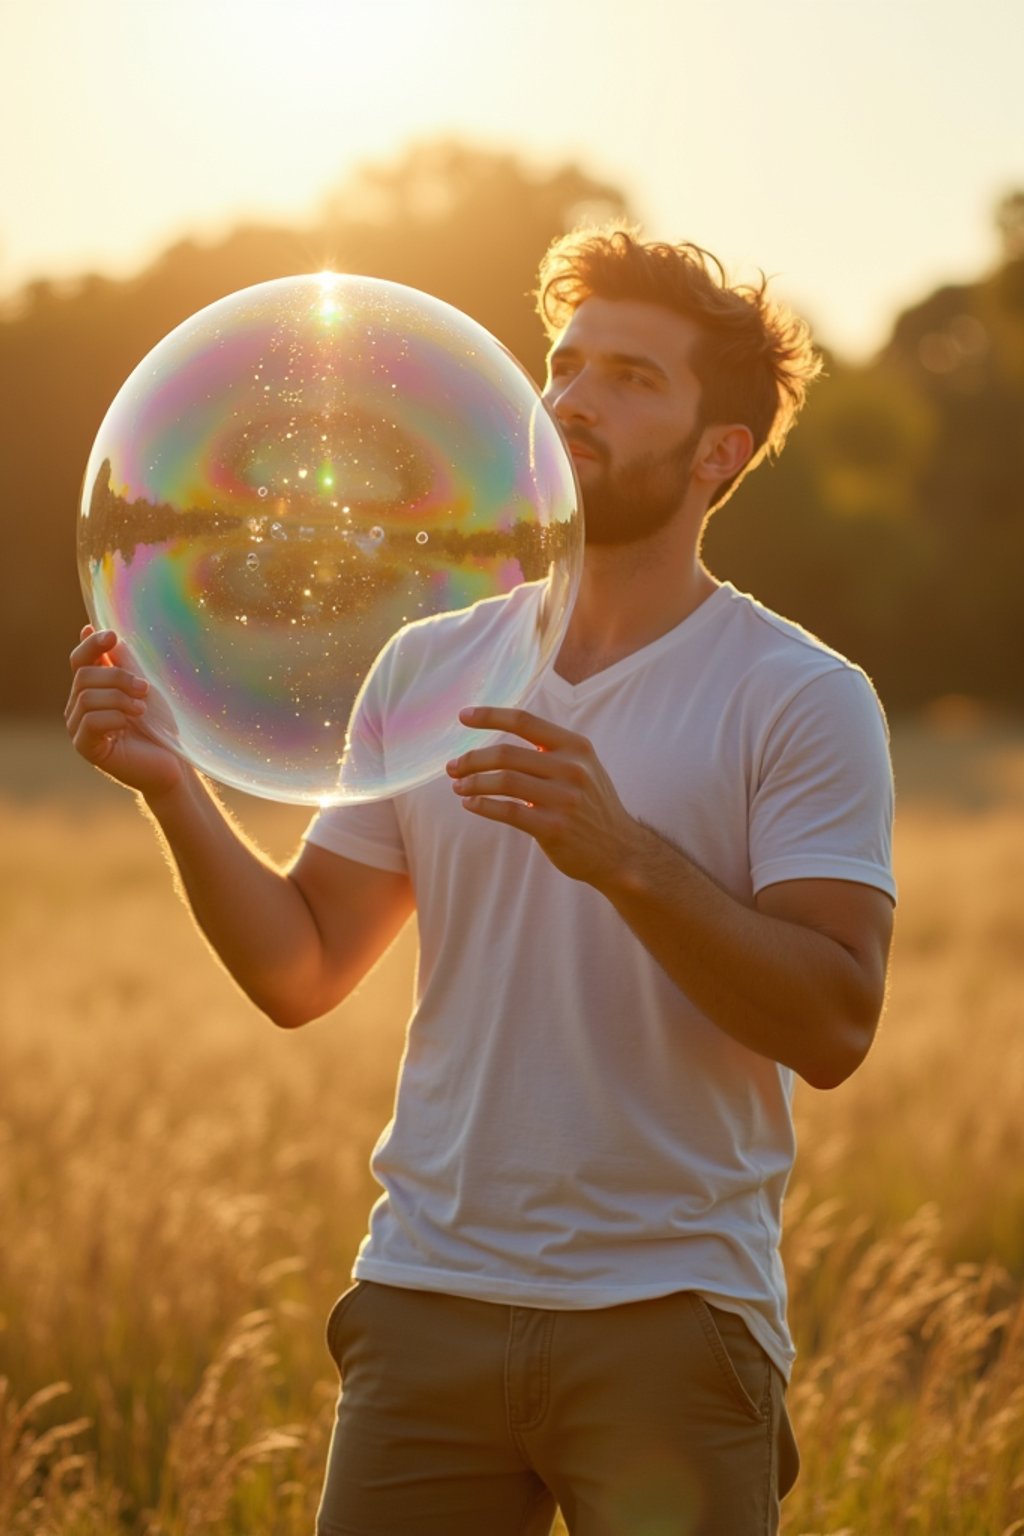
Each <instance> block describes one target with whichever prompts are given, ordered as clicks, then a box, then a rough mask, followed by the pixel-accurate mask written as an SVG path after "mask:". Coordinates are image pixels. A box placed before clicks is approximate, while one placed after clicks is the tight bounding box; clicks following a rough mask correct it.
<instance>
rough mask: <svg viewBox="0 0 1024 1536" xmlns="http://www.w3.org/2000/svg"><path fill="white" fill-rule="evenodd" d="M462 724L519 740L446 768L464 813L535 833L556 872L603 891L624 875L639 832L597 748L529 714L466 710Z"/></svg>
mask: <svg viewBox="0 0 1024 1536" xmlns="http://www.w3.org/2000/svg"><path fill="white" fill-rule="evenodd" d="M459 719H460V720H461V721H462V723H463V725H469V726H473V727H474V728H475V729H477V730H481V731H501V732H503V733H504V734H505V735H507V736H517V737H518V738H519V740H520V741H522V742H524V743H525V745H523V746H518V745H516V744H515V743H513V742H507V741H499V742H493V743H492V744H491V745H490V746H487V747H477V748H474V749H473V750H472V751H469V752H463V753H462V754H461V756H459V757H456V758H453V759H452V761H451V762H450V763H448V764H447V765H446V771H447V773H448V775H449V777H450V778H451V779H453V780H454V784H453V788H454V790H455V793H456V794H457V795H459V796H461V798H462V804H463V806H464V807H465V809H466V810H467V811H469V812H471V813H472V814H473V815H474V816H482V817H483V818H484V819H485V820H487V821H500V822H504V823H505V825H506V826H510V827H516V828H518V830H519V831H520V832H526V833H528V834H529V835H530V836H531V837H532V838H534V839H535V840H536V842H537V843H539V845H540V847H541V848H542V849H543V850H544V852H545V853H546V854H547V856H548V858H549V859H550V860H551V862H552V864H554V866H555V868H556V869H560V870H561V871H562V873H563V874H565V875H568V876H569V877H570V878H571V879H573V880H584V881H586V882H587V883H588V884H589V885H594V886H597V887H598V888H600V887H601V886H602V885H603V884H605V883H606V882H607V881H608V880H609V879H610V878H611V877H612V876H613V875H614V874H615V873H616V872H618V871H621V868H622V865H623V862H624V860H625V858H626V857H627V855H628V853H629V852H630V850H631V849H632V848H634V847H635V845H636V838H637V833H638V831H639V830H640V829H639V823H637V822H636V821H635V820H634V819H633V817H632V816H630V815H629V813H628V812H627V811H626V809H625V807H624V806H623V804H622V801H621V800H620V799H619V797H618V795H617V794H616V792H615V786H614V785H613V783H612V781H611V779H610V778H609V777H608V774H607V773H606V772H605V769H604V767H603V766H602V764H601V762H600V760H599V759H598V756H597V753H596V752H595V751H594V748H593V745H592V743H591V742H590V741H589V740H588V739H587V737H586V736H578V735H576V734H575V733H574V732H573V731H567V730H565V729H564V728H563V727H562V726H559V725H553V724H552V722H551V721H550V720H543V719H541V718H540V716H539V715H531V714H530V713H529V712H528V711H527V710H525V709H494V708H491V707H490V706H487V705H483V706H478V707H476V708H473V709H464V710H462V711H461V712H460V715H459Z"/></svg>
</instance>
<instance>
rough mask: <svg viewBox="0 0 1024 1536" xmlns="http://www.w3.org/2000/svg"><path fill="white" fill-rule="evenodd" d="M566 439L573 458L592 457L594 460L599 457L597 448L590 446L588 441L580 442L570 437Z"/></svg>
mask: <svg viewBox="0 0 1024 1536" xmlns="http://www.w3.org/2000/svg"><path fill="white" fill-rule="evenodd" d="M566 441H567V443H568V445H569V452H570V453H571V454H572V456H573V458H574V459H594V460H595V461H596V460H599V459H600V457H601V456H600V454H599V453H598V452H597V449H596V448H592V447H590V445H589V444H588V443H581V442H579V441H577V440H576V439H574V438H571V437H570V438H567V439H566Z"/></svg>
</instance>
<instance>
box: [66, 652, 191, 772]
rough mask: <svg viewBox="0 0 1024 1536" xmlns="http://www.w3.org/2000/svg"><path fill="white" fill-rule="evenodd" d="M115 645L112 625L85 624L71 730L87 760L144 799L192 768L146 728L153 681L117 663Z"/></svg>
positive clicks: (74, 664) (71, 698) (69, 713)
mask: <svg viewBox="0 0 1024 1536" xmlns="http://www.w3.org/2000/svg"><path fill="white" fill-rule="evenodd" d="M116 647H117V636H116V635H115V634H114V633H113V632H112V631H111V630H109V629H108V630H103V631H100V632H97V631H96V630H94V629H93V627H92V625H91V624H87V625H86V626H85V628H84V629H83V630H82V638H81V641H80V643H79V644H78V645H77V646H76V647H75V649H74V650H73V651H72V652H71V671H72V683H71V692H70V694H69V695H68V702H67V708H66V709H65V711H64V719H65V721H66V722H67V728H68V734H69V735H70V737H71V740H72V742H73V743H74V746H75V751H76V752H78V753H80V755H81V756H82V757H84V758H85V760H86V762H88V763H92V764H93V766H94V767H96V768H101V769H102V770H103V772H104V773H107V774H109V775H110V777H111V778H113V779H116V780H117V781H118V782H119V783H120V784H125V785H127V786H128V788H129V789H136V790H138V791H140V793H141V794H143V795H144V796H145V797H146V799H150V798H152V797H159V796H161V795H164V794H166V793H168V792H169V791H171V790H174V789H177V788H178V787H179V785H180V784H181V783H182V780H183V779H184V777H185V775H186V773H187V771H188V770H187V769H186V766H185V764H184V763H183V762H182V759H181V758H180V757H178V755H177V753H175V752H172V751H171V749H170V748H169V747H165V746H162V745H161V744H160V742H158V741H157V740H156V739H155V738H154V737H153V736H151V735H149V734H148V732H147V731H146V729H145V720H146V713H147V708H148V707H149V703H148V702H147V694H149V693H150V688H149V684H148V683H147V682H146V681H145V680H144V679H143V678H141V677H137V676H136V675H134V674H133V673H132V672H130V671H128V670H127V669H126V668H125V667H122V666H118V665H117V663H116V661H115V660H114V659H113V655H112V653H113V652H114V651H115V650H116Z"/></svg>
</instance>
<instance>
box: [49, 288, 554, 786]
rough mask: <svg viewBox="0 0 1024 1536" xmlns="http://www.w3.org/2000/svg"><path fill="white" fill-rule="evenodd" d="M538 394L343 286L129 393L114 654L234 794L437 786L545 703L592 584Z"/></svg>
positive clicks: (420, 316) (114, 528)
mask: <svg viewBox="0 0 1024 1536" xmlns="http://www.w3.org/2000/svg"><path fill="white" fill-rule="evenodd" d="M579 507H580V503H579V493H578V487H577V483H576V477H575V473H574V470H573V466H572V461H571V458H570V456H569V454H568V452H567V450H566V448H565V445H564V443H563V440H562V437H561V434H560V432H559V430H558V428H557V426H556V425H555V423H554V420H553V418H552V417H551V415H550V413H549V411H548V410H547V408H546V406H545V405H544V404H543V402H542V401H541V399H540V396H539V394H538V392H537V389H536V387H535V385H534V384H533V382H532V381H531V380H530V378H529V376H528V375H527V374H526V373H525V371H524V370H523V369H522V368H521V367H520V366H519V364H518V363H517V362H516V361H515V360H514V359H513V358H512V356H511V355H510V354H509V353H508V352H507V351H506V350H505V348H504V347H502V346H501V345H500V343H499V342H497V341H496V340H495V339H494V338H493V337H492V336H491V335H490V334H489V333H488V332H487V331H485V330H484V329H483V328H482V327H481V326H479V325H477V323H476V322H475V321H473V320H471V319H469V318H468V316H466V315H464V314H461V313H460V312H459V311H458V310H456V309H453V308H452V307H451V306H450V305H447V304H444V303H442V302H441V301H440V300H438V299H434V298H432V297H430V296H429V295H427V294H423V293H420V292H418V291H416V290H415V289H411V288H406V287H403V286H401V285H400V284H396V283H388V282H384V281H382V280H379V279H374V278H365V277H355V276H344V275H337V274H327V273H324V274H318V275H311V276H304V277H294V278H281V279H279V280H277V281H274V282H269V283H261V284H258V285H257V286H256V287H253V288H247V289H243V290H242V291H241V292H239V293H235V294H231V295H230V296H229V297H228V298H225V299H222V300H220V301H219V302H218V303H216V304H213V305H211V306H210V307H209V308H207V309H204V310H201V311H200V312H199V313H198V314H196V315H194V316H193V317H192V318H191V319H190V320H187V321H186V322H185V323H184V324H183V325H181V326H179V327H178V328H177V329H176V330H174V331H172V332H171V334H170V335H169V336H167V337H165V339H164V340H163V341H161V342H160V343H159V344H158V345H157V346H156V347H155V348H154V349H153V351H152V352H150V353H149V355H148V356H147V357H146V358H144V359H143V361H142V362H141V363H140V364H139V366H138V367H137V368H136V369H135V371H134V372H133V373H132V374H131V376H130V377H129V378H128V380H127V381H126V383H125V384H124V385H123V386H122V388H121V390H120V391H119V393H118V395H117V397H116V398H115V400H114V402H113V404H112V405H111V407H110V409H109V411H108V412H107V415H106V417H105V418H104V421H103V424H102V426H101V427H100V430H99V433H98V435H97V438H96V442H95V444H94V446H93V450H92V453H91V455H90V458H89V463H88V466H87V469H86V473H85V481H84V486H83V492H82V505H81V514H80V517H79V536H78V554H79V570H80V574H81V580H82V588H83V592H84V594H85V600H86V606H87V608H88V611H89V616H90V619H91V620H92V622H93V624H95V625H96V627H97V628H101V629H113V630H116V631H117V633H118V635H119V636H120V637H121V640H122V646H123V650H122V655H123V659H124V660H125V662H126V663H127V664H128V665H129V666H131V667H133V668H134V669H135V670H137V671H138V672H140V673H141V674H142V675H143V676H144V677H145V678H146V679H147V680H148V681H149V683H150V686H151V692H150V696H149V698H150V704H149V708H148V710H147V715H146V728H147V729H149V730H150V731H151V732H152V733H153V734H154V735H155V736H157V737H158V738H159V739H160V740H162V741H164V742H166V743H167V744H168V745H171V746H173V747H174V748H175V749H176V750H177V751H179V752H180V753H182V755H183V756H185V757H187V758H188V759H189V760H190V761H191V762H193V763H194V764H195V765H196V766H197V767H198V768H200V769H201V770H202V771H203V772H205V773H208V774H209V775H210V776H211V777H212V778H215V779H217V780H219V781H220V782H221V783H223V784H228V785H231V786H233V787H235V788H238V789H242V790H245V791H247V792H248V793H250V794H256V795H261V796H264V797H266V798H269V799H275V800H283V801H290V802H293V803H299V804H317V803H320V804H329V803H337V802H340V801H344V800H367V799H375V798H378V797H380V796H384V795H392V794H396V793H399V792H401V791H402V790H405V789H409V788H411V787H412V786H413V785H414V784H418V783H422V782H423V781H425V780H426V779H428V778H430V777H432V776H433V775H434V774H435V773H437V772H439V771H441V769H442V768H443V765H444V763H445V761H446V760H447V759H448V758H449V757H451V756H452V755H453V754H455V753H457V752H460V751H463V750H465V749H466V747H467V746H470V745H477V744H479V743H480V741H481V740H482V739H483V738H482V737H481V735H480V733H479V732H469V731H468V730H466V729H465V728H464V727H463V726H461V725H460V724H459V722H458V719H457V712H458V710H459V709H460V708H461V707H462V706H463V705H467V704H478V703H489V704H499V705H509V704H515V703H518V702H519V700H520V699H522V697H523V695H524V694H525V692H526V691H527V689H528V688H529V686H530V684H531V683H532V682H533V681H534V679H535V678H536V677H537V675H538V674H539V672H540V671H541V670H542V669H543V667H544V666H545V665H546V664H547V662H548V661H549V660H550V658H551V657H552V656H553V655H554V653H555V651H556V649H557V647H558V645H559V644H560V642H561V639H562V637H563V635H564V632H565V627H566V624H567V622H568V617H569V612H570V609H571V605H572V601H573V598H574V596H575V592H576V588H577V585H578V580H579V571H580V566H581V561H582V548H583V530H582V519H581V515H580V510H579Z"/></svg>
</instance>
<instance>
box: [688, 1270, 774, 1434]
mask: <svg viewBox="0 0 1024 1536" xmlns="http://www.w3.org/2000/svg"><path fill="white" fill-rule="evenodd" d="M685 1294H686V1296H687V1298H688V1299H689V1302H690V1304H691V1306H692V1307H693V1310H694V1312H695V1313H696V1316H697V1320H698V1322H699V1323H700V1328H701V1333H702V1334H703V1336H704V1339H705V1341H706V1343H707V1347H708V1350H709V1352H710V1354H711V1356H712V1358H713V1360H714V1362H715V1365H716V1366H717V1369H718V1375H719V1378H720V1380H721V1383H722V1385H723V1386H724V1387H725V1388H726V1390H727V1391H728V1393H729V1396H730V1397H731V1398H732V1400H733V1402H734V1403H735V1404H736V1406H737V1407H739V1408H742V1409H743V1411H744V1413H746V1415H747V1417H748V1418H750V1419H752V1420H753V1422H754V1423H756V1424H763V1423H765V1422H766V1420H767V1418H768V1412H769V1403H770V1397H771V1372H772V1364H771V1361H770V1360H769V1358H768V1356H767V1354H766V1353H765V1351H764V1350H763V1349H762V1348H761V1346H760V1344H759V1343H758V1342H757V1340H756V1339H755V1338H754V1335H753V1334H752V1333H751V1332H750V1329H749V1328H748V1327H747V1325H746V1323H745V1322H744V1321H743V1319H742V1318H741V1317H739V1316H737V1315H736V1314H735V1313H733V1312H724V1311H723V1310H722V1309H721V1308H719V1307H712V1306H711V1305H710V1304H709V1303H708V1302H706V1301H705V1300H704V1297H703V1296H699V1295H698V1294H697V1293H696V1291H687V1292H686V1293H685Z"/></svg>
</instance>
